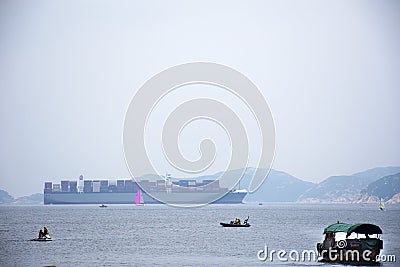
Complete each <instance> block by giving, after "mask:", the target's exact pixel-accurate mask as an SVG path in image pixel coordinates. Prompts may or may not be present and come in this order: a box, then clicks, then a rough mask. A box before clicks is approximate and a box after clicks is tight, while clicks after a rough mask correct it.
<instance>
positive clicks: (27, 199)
mask: <svg viewBox="0 0 400 267" xmlns="http://www.w3.org/2000/svg"><path fill="white" fill-rule="evenodd" d="M1 204H7V205H37V204H43V194H40V193H38V194H33V195H30V196H24V197H19V198H13V197H12V196H10V195H9V194H8V192H7V191H5V190H2V189H0V205H1Z"/></svg>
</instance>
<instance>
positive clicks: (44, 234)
mask: <svg viewBox="0 0 400 267" xmlns="http://www.w3.org/2000/svg"><path fill="white" fill-rule="evenodd" d="M48 234H49V229H47V227H46V226H45V227H43V236H46V235H48Z"/></svg>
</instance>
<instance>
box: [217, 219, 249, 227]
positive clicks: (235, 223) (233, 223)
mask: <svg viewBox="0 0 400 267" xmlns="http://www.w3.org/2000/svg"><path fill="white" fill-rule="evenodd" d="M248 220H249V217H247V219H246V220H244V221H243V223H241V222H240V220H238V219H236V220H235V221H230V222H229V223H225V222H221V223H219V224H220V225H222V227H250V224H249V223H248Z"/></svg>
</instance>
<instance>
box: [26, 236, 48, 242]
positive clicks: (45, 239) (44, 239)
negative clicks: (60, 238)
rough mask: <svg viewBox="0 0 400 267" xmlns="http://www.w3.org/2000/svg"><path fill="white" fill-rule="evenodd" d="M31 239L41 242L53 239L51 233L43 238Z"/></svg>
mask: <svg viewBox="0 0 400 267" xmlns="http://www.w3.org/2000/svg"><path fill="white" fill-rule="evenodd" d="M31 241H39V242H45V241H53V239H51V237H50V236H49V235H46V236H44V237H41V238H32V239H31Z"/></svg>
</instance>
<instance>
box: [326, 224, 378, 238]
mask: <svg viewBox="0 0 400 267" xmlns="http://www.w3.org/2000/svg"><path fill="white" fill-rule="evenodd" d="M336 232H344V233H347V236H349V235H350V234H351V233H357V234H369V235H372V234H382V229H381V228H380V227H379V226H377V225H374V224H369V223H357V224H348V223H335V224H332V225H329V226H328V227H326V228H325V229H324V234H326V233H336Z"/></svg>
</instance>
